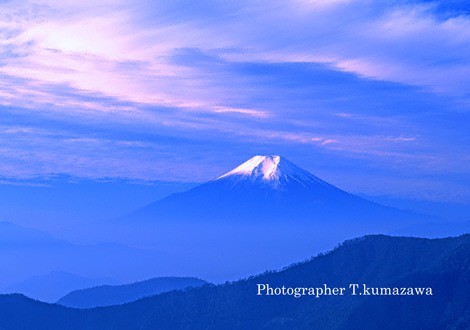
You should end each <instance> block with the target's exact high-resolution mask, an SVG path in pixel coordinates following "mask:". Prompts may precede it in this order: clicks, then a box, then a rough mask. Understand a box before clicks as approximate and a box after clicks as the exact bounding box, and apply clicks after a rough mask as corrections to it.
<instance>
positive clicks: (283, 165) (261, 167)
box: [216, 155, 329, 187]
mask: <svg viewBox="0 0 470 330" xmlns="http://www.w3.org/2000/svg"><path fill="white" fill-rule="evenodd" d="M227 179H229V180H243V181H245V180H250V181H257V182H259V181H261V182H264V183H268V184H271V185H273V186H275V187H277V186H279V185H282V184H283V183H285V182H292V181H295V182H297V183H300V184H302V185H307V184H309V183H312V182H315V183H317V184H321V185H324V186H325V185H326V186H329V184H328V183H326V182H324V181H322V180H320V179H319V178H317V177H316V176H314V175H313V174H310V173H309V172H307V171H305V170H303V169H301V168H300V167H298V166H297V165H295V164H293V163H291V162H290V161H288V160H287V159H286V158H284V157H281V156H278V155H270V156H260V155H258V156H254V157H253V158H250V159H249V160H247V161H246V162H244V163H243V164H241V165H240V166H238V167H236V168H235V169H233V170H232V171H230V172H228V173H225V174H224V175H222V176H220V177H218V178H217V179H216V181H218V180H227Z"/></svg>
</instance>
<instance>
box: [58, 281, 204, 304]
mask: <svg viewBox="0 0 470 330" xmlns="http://www.w3.org/2000/svg"><path fill="white" fill-rule="evenodd" d="M204 284H208V282H206V281H203V280H200V279H198V278H193V277H158V278H152V279H149V280H145V281H140V282H135V283H131V284H123V285H101V286H96V287H92V288H87V289H82V290H76V291H72V292H70V293H68V294H67V295H65V296H64V297H62V298H61V299H59V300H58V301H57V304H59V305H63V306H67V307H75V308H92V307H103V306H111V305H120V304H124V303H127V302H131V301H135V300H138V299H141V298H144V297H149V296H154V295H157V294H160V293H163V292H168V291H173V290H181V289H186V288H189V287H198V286H201V285H204Z"/></svg>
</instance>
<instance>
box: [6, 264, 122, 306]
mask: <svg viewBox="0 0 470 330" xmlns="http://www.w3.org/2000/svg"><path fill="white" fill-rule="evenodd" d="M117 283H118V282H117V281H116V280H114V279H112V278H88V277H84V276H78V275H75V274H71V273H67V272H63V271H54V272H50V273H47V274H44V275H38V276H32V277H30V278H28V279H25V280H23V281H20V282H16V283H13V284H10V285H8V286H7V287H5V288H4V289H2V290H1V291H2V292H3V293H22V294H24V295H26V296H28V297H33V298H35V299H39V300H41V301H45V302H55V301H57V299H59V298H60V297H62V296H64V295H65V294H67V293H69V292H70V291H72V290H79V289H84V288H89V287H93V286H97V285H103V284H117Z"/></svg>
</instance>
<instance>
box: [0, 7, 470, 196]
mask: <svg viewBox="0 0 470 330" xmlns="http://www.w3.org/2000/svg"><path fill="white" fill-rule="evenodd" d="M442 6H443V2H429V1H405V0H403V1H393V2H392V1H387V2H381V3H378V2H374V1H359V0H335V1H326V0H296V1H287V2H272V1H267V0H260V1H255V2H253V1H249V2H248V1H237V2H219V1H209V0H207V1H206V0H205V1H198V2H197V3H188V2H180V1H146V0H144V1H138V2H134V3H130V2H128V1H119V0H116V1H101V2H99V3H97V2H96V1H89V0H85V1H80V2H77V1H55V0H12V1H7V2H2V3H0V105H1V109H0V110H1V112H2V114H3V116H2V118H0V125H1V126H2V127H3V128H2V129H0V137H1V138H2V140H1V141H0V152H2V154H3V155H4V160H3V161H2V162H1V163H0V172H1V175H2V176H15V175H16V176H28V175H29V176H34V175H41V174H51V173H59V172H64V173H72V174H74V175H81V176H94V177H97V176H98V177H99V176H106V175H110V173H111V174H112V175H114V176H126V175H127V176H130V177H134V178H138V179H164V178H165V177H171V178H172V179H175V180H188V179H194V178H197V179H200V180H204V179H207V178H208V177H209V176H210V174H207V172H205V170H207V168H213V169H222V168H224V167H225V166H227V162H228V160H229V159H230V160H232V159H234V157H233V154H234V153H236V152H240V150H243V152H246V153H249V152H256V153H258V152H257V151H260V150H261V151H264V150H266V151H270V152H278V150H280V151H283V150H284V151H286V153H288V154H291V155H293V156H294V157H295V156H296V155H297V156H298V155H303V154H305V153H307V154H308V153H312V154H315V155H317V154H318V155H321V157H322V159H323V160H325V161H331V159H333V158H334V159H337V160H338V159H343V160H345V159H348V160H349V159H350V158H354V159H358V160H360V161H361V162H362V166H364V167H368V166H375V167H376V169H378V170H377V171H380V168H381V167H384V166H388V168H397V167H398V166H402V167H403V168H405V169H406V170H408V171H410V172H409V173H417V172H419V171H421V172H423V171H424V172H426V171H427V172H426V173H430V175H431V174H433V173H436V171H444V172H448V173H451V172H452V173H454V172H455V171H458V172H459V173H464V174H463V175H466V174H465V173H467V172H466V171H465V170H464V169H463V167H462V166H457V169H456V167H455V165H452V162H451V159H453V158H455V157H461V156H459V155H461V153H462V152H461V151H462V150H468V147H467V146H468V145H469V143H468V142H469V141H468V138H465V134H467V133H466V132H468V127H467V126H468V125H466V124H465V123H466V122H469V120H468V119H469V118H468V116H469V113H470V111H469V110H470V103H469V101H468V96H469V95H470V90H469V87H468V86H470V74H469V73H470V60H469V59H470V48H469V47H468V45H469V44H470V17H469V16H468V13H465V11H462V10H451V9H449V8H447V7H446V9H443V8H442ZM451 126H452V127H455V128H454V129H452V130H451V129H448V127H451ZM467 135H468V134H467ZM214 141H216V142H214ZM230 150H235V151H230ZM182 155H184V156H182ZM299 157H300V158H302V156H299ZM319 157H320V156H319ZM216 158H223V160H217V159H216ZM404 160H406V161H404ZM214 162H216V164H214ZM175 163H182V164H185V165H184V166H185V167H186V168H188V170H187V171H185V170H181V168H179V167H178V166H176V167H175V165H174V164H175ZM312 163H313V161H312ZM398 163H400V164H399V165H397V164H398ZM196 164H200V165H196ZM371 164H373V165H371ZM181 166H183V165H181ZM190 168H192V170H189V169H190ZM123 169H125V170H123ZM215 174H220V173H215ZM410 175H411V174H410ZM449 189H451V188H449Z"/></svg>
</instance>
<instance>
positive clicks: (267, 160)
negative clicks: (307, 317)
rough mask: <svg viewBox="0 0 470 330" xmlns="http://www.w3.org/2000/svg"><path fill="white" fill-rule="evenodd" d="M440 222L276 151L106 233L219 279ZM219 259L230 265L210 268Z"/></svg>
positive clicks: (154, 206) (120, 221)
mask: <svg viewBox="0 0 470 330" xmlns="http://www.w3.org/2000/svg"><path fill="white" fill-rule="evenodd" d="M438 221H439V219H435V218H433V217H429V216H426V215H421V214H417V213H413V212H411V211H402V210H399V209H395V208H391V207H386V206H383V205H380V204H377V203H373V202H370V201H368V200H366V199H363V198H360V197H358V196H355V195H353V194H350V193H348V192H345V191H343V190H341V189H339V188H337V187H335V186H333V185H331V184H329V183H327V182H325V181H323V180H322V179H320V178H318V177H316V176H315V175H313V174H311V173H309V172H308V171H306V170H303V169H302V168H300V167H299V166H297V165H295V164H293V163H292V162H290V161H289V160H287V159H285V158H283V157H281V156H277V155H271V156H255V157H253V158H251V159H249V160H248V161H246V162H245V163H243V164H241V165H240V166H238V167H236V168H234V169H233V170H231V171H229V172H227V173H225V174H222V175H220V176H219V177H217V178H216V179H214V180H211V181H209V182H207V183H204V184H201V185H199V186H197V187H194V188H193V189H190V190H188V191H185V192H181V193H176V194H172V195H170V196H168V197H166V198H163V199H160V200H157V201H156V202H154V203H152V204H150V205H148V206H146V207H144V208H141V209H139V210H137V211H136V212H134V213H132V214H129V215H127V216H124V217H122V218H120V219H115V220H114V221H111V222H110V223H109V224H107V227H108V228H112V233H111V231H109V230H107V228H104V229H103V232H105V233H106V234H108V233H109V234H110V235H115V236H116V237H113V238H112V239H113V240H116V241H120V242H125V244H127V245H133V246H140V247H151V248H158V249H161V250H164V251H167V252H168V253H170V254H172V255H174V256H175V258H178V259H182V260H191V261H192V262H191V263H187V265H188V266H191V268H192V269H188V270H187V271H186V274H188V273H190V274H195V275H197V276H199V277H202V278H205V279H208V280H209V281H211V282H218V281H221V280H227V279H228V280H233V279H237V278H240V277H242V276H246V275H247V274H254V273H258V272H262V271H263V270H265V269H276V268H278V267H282V265H285V264H286V263H289V262H290V261H291V260H293V259H294V260H301V259H303V258H307V257H308V256H309V255H311V253H312V252H313V251H316V252H319V251H324V250H326V249H331V248H332V247H334V246H335V244H337V242H339V241H343V240H345V239H349V238H352V237H356V236H360V235H367V234H389V233H391V232H393V231H395V230H397V229H401V228H407V227H409V226H410V225H413V224H423V223H428V222H438ZM409 228H411V227H409ZM412 228H415V227H412ZM405 234H406V232H405ZM413 234H416V231H414V232H413ZM220 260H230V263H227V264H225V263H222V264H221V265H220V267H217V268H214V267H212V265H213V264H216V263H217V264H219V263H220Z"/></svg>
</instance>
